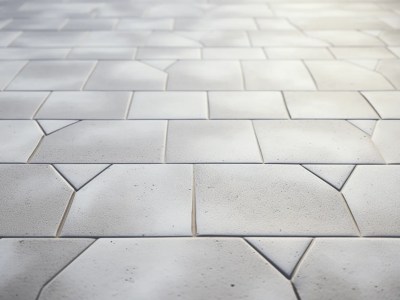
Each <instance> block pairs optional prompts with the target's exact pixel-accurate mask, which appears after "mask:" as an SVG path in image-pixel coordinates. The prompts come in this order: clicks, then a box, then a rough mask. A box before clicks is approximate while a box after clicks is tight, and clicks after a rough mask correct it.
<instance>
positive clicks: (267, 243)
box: [246, 238, 311, 277]
mask: <svg viewBox="0 0 400 300" xmlns="http://www.w3.org/2000/svg"><path fill="white" fill-rule="evenodd" d="M246 240H247V241H248V242H249V243H250V244H251V245H252V246H254V247H255V248H256V249H257V250H258V251H260V252H261V253H262V254H263V255H264V256H266V257H267V258H268V259H269V260H270V261H271V262H272V263H273V264H274V265H275V266H276V267H277V268H279V269H280V271H282V272H283V273H284V274H285V275H286V276H287V277H290V276H291V274H292V272H293V270H294V268H295V267H296V265H297V263H298V261H299V260H300V258H301V257H302V256H303V254H304V252H305V251H306V250H307V248H308V246H309V244H310V243H311V238H246Z"/></svg>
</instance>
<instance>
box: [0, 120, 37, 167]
mask: <svg viewBox="0 0 400 300" xmlns="http://www.w3.org/2000/svg"><path fill="white" fill-rule="evenodd" d="M42 135H43V134H42V131H41V130H40V128H39V126H38V125H37V124H36V122H34V121H29V120H23V121H4V120H1V121H0V138H1V141H2V143H1V144H0V162H10V163H11V162H13V163H14V162H20V163H25V162H27V161H28V159H29V157H30V156H31V154H32V152H33V151H34V149H35V148H36V146H37V144H38V143H39V141H40V139H41V137H42Z"/></svg>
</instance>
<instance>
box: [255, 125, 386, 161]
mask: <svg viewBox="0 0 400 300" xmlns="http://www.w3.org/2000/svg"><path fill="white" fill-rule="evenodd" d="M254 127H255V130H256V134H257V138H258V141H259V142H260V146H261V150H262V153H263V157H264V161H265V162H270V163H316V164H318V163H341V164H354V163H383V162H384V161H383V159H382V157H381V155H380V154H379V152H378V150H377V149H376V147H375V145H374V144H373V143H372V141H371V139H370V136H368V135H367V134H366V133H364V132H363V131H361V130H359V129H357V128H355V127H354V126H353V125H351V124H349V123H348V122H346V121H342V120H329V121H328V120H324V121H322V120H320V121H319V120H298V121H286V120H283V121H278V120H274V121H254Z"/></svg>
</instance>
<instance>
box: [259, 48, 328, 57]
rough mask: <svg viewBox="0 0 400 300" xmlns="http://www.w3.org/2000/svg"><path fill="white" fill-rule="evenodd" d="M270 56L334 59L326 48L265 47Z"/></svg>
mask: <svg viewBox="0 0 400 300" xmlns="http://www.w3.org/2000/svg"><path fill="white" fill-rule="evenodd" d="M265 52H266V53H267V56H268V58H271V59H333V56H332V54H331V53H330V52H329V51H328V49H326V48H317V47H316V48H294V47H291V48H280V47H273V48H265Z"/></svg>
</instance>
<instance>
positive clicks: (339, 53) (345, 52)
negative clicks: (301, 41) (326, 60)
mask: <svg viewBox="0 0 400 300" xmlns="http://www.w3.org/2000/svg"><path fill="white" fill-rule="evenodd" d="M330 50H331V51H332V52H333V54H334V55H335V56H336V58H338V59H352V58H355V59H390V58H395V56H394V55H393V53H391V52H390V51H389V50H388V49H386V48H384V47H334V48H330Z"/></svg>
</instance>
